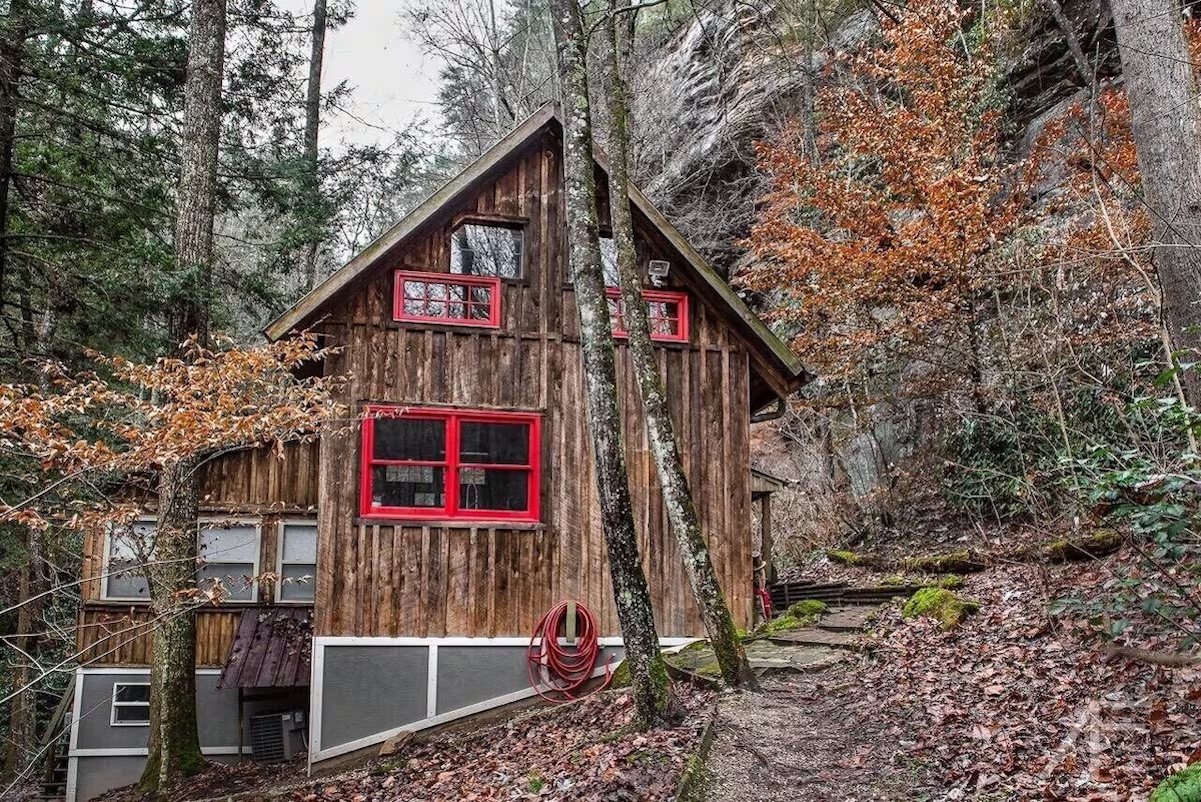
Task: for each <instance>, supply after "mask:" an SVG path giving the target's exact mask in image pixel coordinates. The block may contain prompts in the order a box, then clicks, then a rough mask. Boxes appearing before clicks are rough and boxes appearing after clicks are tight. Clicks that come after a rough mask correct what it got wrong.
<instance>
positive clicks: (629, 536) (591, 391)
mask: <svg viewBox="0 0 1201 802" xmlns="http://www.w3.org/2000/svg"><path fill="white" fill-rule="evenodd" d="M550 14H551V19H552V24H553V26H554V34H555V43H556V51H557V55H558V66H559V82H560V89H561V92H562V96H563V118H564V119H563V127H564V132H563V133H564V135H563V153H564V156H563V160H564V170H565V174H566V181H565V195H566V199H567V200H566V205H567V238H568V252H569V259H570V263H571V270H572V281H573V283H574V285H575V296H576V307H577V309H578V311H579V316H580V347H581V348H582V350H583V354H584V373H585V385H586V388H585V389H586V394H587V413H588V428H589V431H590V433H591V436H592V452H593V458H594V460H595V465H596V482H597V487H598V490H599V492H600V504H601V523H602V525H603V527H604V533H605V544H606V547H607V549H608V555H609V573H610V576H611V577H612V580H613V597H614V600H615V601H616V604H617V618H618V621H619V622H620V624H621V632H622V638H623V640H624V642H625V656H626V660H627V661H628V662H629V664H630V676H631V679H632V682H633V689H634V700H635V702H636V704H637V708H638V718H639V720H640V723H642V724H643V725H644V726H651V725H653V724H654V723H655V722H657V721H658V720H659V719H660V718H661V717H662V715H663V712H664V711H665V709H666V706H667V696H668V679H667V668H666V666H665V665H664V663H663V657H662V655H661V654H660V652H659V637H658V633H657V632H656V630H655V617H654V608H653V607H652V605H651V595H650V589H649V588H648V587H647V583H646V575H645V574H644V573H643V571H642V562H641V559H640V555H639V553H638V538H637V534H636V532H635V530H634V511H633V507H632V504H631V501H630V485H629V477H628V476H627V474H626V465H625V454H624V452H623V450H622V449H623V446H622V442H621V413H620V411H619V410H618V407H617V371H616V369H615V366H614V354H613V334H612V327H611V324H610V320H609V302H608V300H607V299H606V297H605V280H604V276H603V274H602V271H601V253H600V242H599V240H598V238H597V236H598V235H597V212H596V174H595V169H596V168H595V164H596V163H595V161H594V159H593V155H592V115H591V110H590V109H589V105H588V76H587V71H586V66H585V55H584V54H585V41H584V36H583V20H582V17H581V11H580V7H579V4H578V2H577V0H551V2H550Z"/></svg>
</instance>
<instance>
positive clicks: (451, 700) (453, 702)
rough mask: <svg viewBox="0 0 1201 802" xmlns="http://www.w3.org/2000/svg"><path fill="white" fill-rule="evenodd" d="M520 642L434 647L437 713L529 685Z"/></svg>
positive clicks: (502, 694) (446, 711)
mask: <svg viewBox="0 0 1201 802" xmlns="http://www.w3.org/2000/svg"><path fill="white" fill-rule="evenodd" d="M525 655H526V650H525V647H524V646H440V647H438V705H437V707H438V713H439V714H442V713H449V712H451V711H453V710H458V709H459V708H462V707H468V706H470V705H473V704H476V703H478V702H484V701H487V700H488V699H493V698H495V697H497V696H504V695H506V694H510V693H513V692H515V691H522V690H525V689H526V688H528V687H530V678H529V673H528V672H527V671H526V657H525Z"/></svg>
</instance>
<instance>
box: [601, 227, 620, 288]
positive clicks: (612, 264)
mask: <svg viewBox="0 0 1201 802" xmlns="http://www.w3.org/2000/svg"><path fill="white" fill-rule="evenodd" d="M600 252H601V272H602V273H604V274H605V286H606V287H620V286H621V278H620V276H621V274H620V273H618V272H617V240H615V239H613V238H612V237H601V238H600Z"/></svg>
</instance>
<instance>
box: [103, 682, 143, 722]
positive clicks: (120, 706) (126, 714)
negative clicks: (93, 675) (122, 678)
mask: <svg viewBox="0 0 1201 802" xmlns="http://www.w3.org/2000/svg"><path fill="white" fill-rule="evenodd" d="M109 723H110V724H112V725H113V726H114V727H145V726H146V725H148V724H149V723H150V683H148V682H118V683H116V684H115V685H113V707H112V714H111V715H110V717H109Z"/></svg>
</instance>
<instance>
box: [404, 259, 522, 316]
mask: <svg viewBox="0 0 1201 802" xmlns="http://www.w3.org/2000/svg"><path fill="white" fill-rule="evenodd" d="M395 282H396V283H395V288H394V290H393V299H392V317H393V319H394V320H408V321H417V322H422V323H453V324H455V325H457V326H484V327H488V328H498V327H499V326H500V279H499V278H496V277H495V276H460V275H450V274H447V273H420V272H417V271H415V270H397V271H396V278H395Z"/></svg>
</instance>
